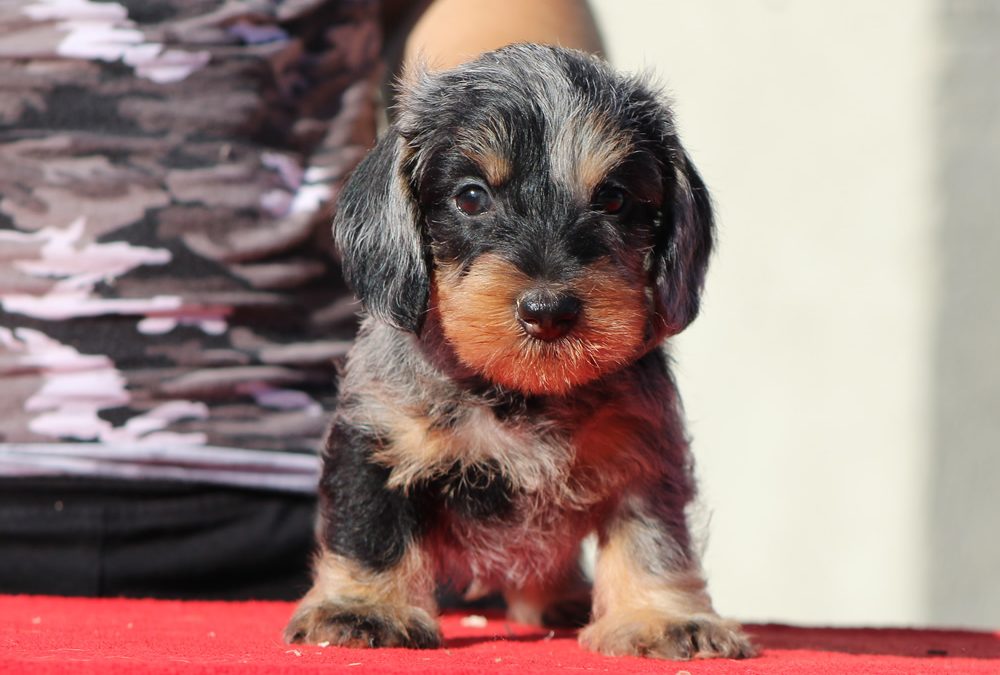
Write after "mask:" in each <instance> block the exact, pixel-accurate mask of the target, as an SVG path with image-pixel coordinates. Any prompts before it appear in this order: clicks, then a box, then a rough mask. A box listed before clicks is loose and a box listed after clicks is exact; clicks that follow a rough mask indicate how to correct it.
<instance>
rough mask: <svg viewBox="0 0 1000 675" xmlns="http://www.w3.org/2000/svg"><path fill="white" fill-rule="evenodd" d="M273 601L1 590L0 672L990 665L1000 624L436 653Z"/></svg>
mask: <svg viewBox="0 0 1000 675" xmlns="http://www.w3.org/2000/svg"><path fill="white" fill-rule="evenodd" d="M291 611H292V605H291V604H290V603H280V602H250V603H222V602H165V601H153V600H81V599H66V598H52V597H25V596H13V597H3V596H0V673H3V674H4V675H8V674H11V673H20V672H32V673H74V674H75V673H154V672H155V673H216V672H218V673H221V672H226V673H235V672H239V673H305V672H318V671H329V670H336V671H348V672H350V671H352V670H354V669H357V671H358V672H388V673H418V672H420V673H423V672H447V673H476V672H507V673H518V674H520V673H550V672H553V671H558V670H566V671H581V670H583V671H597V672H612V673H648V672H658V673H669V674H670V675H678V674H683V673H684V672H687V673H690V674H691V675H698V674H699V673H823V674H833V673H837V674H843V673H865V674H868V673H901V674H902V673H906V674H910V673H991V674H993V675H997V674H1000V633H972V632H959V631H917V630H912V631H911V630H860V629H859V630H843V629H814V628H792V627H787V626H751V627H750V628H749V630H750V632H751V633H753V635H754V636H755V637H756V639H757V642H758V644H759V645H760V646H762V647H763V653H762V655H761V657H759V658H756V659H753V660H750V661H719V660H713V661H695V662H688V663H673V662H662V661H661V662H656V661H646V660H643V659H638V658H617V659H615V658H608V657H603V656H598V655H596V654H591V653H589V652H585V651H583V650H582V649H580V647H579V646H577V643H576V640H575V637H574V635H573V633H569V632H566V633H558V634H555V635H552V634H550V633H547V632H546V631H544V630H539V629H532V628H527V627H524V626H516V625H508V624H507V623H506V622H505V621H504V620H503V619H501V618H499V617H497V616H495V615H494V616H492V617H491V618H490V620H489V621H488V622H487V625H486V627H485V628H481V627H474V626H463V625H462V622H461V619H462V617H463V616H464V615H462V614H452V615H449V616H446V617H445V618H444V621H443V626H444V634H445V637H446V645H445V648H443V649H439V650H433V651H409V650H398V649H392V650H355V649H338V648H335V647H327V648H320V647H303V646H297V647H292V646H289V645H286V644H283V643H282V642H281V639H280V635H281V629H282V628H283V626H284V623H285V620H286V619H287V618H288V616H289V615H290V613H291Z"/></svg>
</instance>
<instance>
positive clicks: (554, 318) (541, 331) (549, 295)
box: [517, 289, 582, 342]
mask: <svg viewBox="0 0 1000 675" xmlns="http://www.w3.org/2000/svg"><path fill="white" fill-rule="evenodd" d="M581 306H582V305H581V303H580V300H579V299H577V298H576V297H574V296H572V295H570V294H569V293H555V292H552V291H548V290H542V289H533V290H530V291H528V292H527V293H525V294H524V295H522V296H521V297H520V298H519V299H518V301H517V318H518V321H520V322H521V326H522V327H523V328H524V331H525V332H526V333H527V334H528V335H530V336H531V337H533V338H537V339H539V340H545V341H546V342H549V341H551V340H558V339H559V338H561V337H562V336H563V335H565V334H566V333H568V332H569V331H570V329H571V328H573V325H574V324H575V323H576V320H577V319H578V318H579V317H580V308H581Z"/></svg>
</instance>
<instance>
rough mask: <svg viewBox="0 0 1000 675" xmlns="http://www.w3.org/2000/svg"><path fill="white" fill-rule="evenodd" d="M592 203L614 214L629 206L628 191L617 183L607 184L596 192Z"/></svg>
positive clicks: (605, 211)
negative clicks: (616, 184)
mask: <svg viewBox="0 0 1000 675" xmlns="http://www.w3.org/2000/svg"><path fill="white" fill-rule="evenodd" d="M591 205H592V206H593V207H594V208H595V209H597V210H598V211H603V212H604V213H607V214H608V215H611V216H613V215H615V214H618V213H621V212H622V211H624V210H625V207H626V206H628V193H626V192H625V190H623V189H621V188H620V187H617V186H615V185H606V186H604V187H602V188H601V189H599V190H598V191H597V192H596V193H595V194H594V198H593V200H592V201H591Z"/></svg>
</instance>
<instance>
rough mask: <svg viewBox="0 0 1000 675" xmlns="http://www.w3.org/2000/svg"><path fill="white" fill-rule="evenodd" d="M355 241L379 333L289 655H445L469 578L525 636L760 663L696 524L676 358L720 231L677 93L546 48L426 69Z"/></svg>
mask: <svg viewBox="0 0 1000 675" xmlns="http://www.w3.org/2000/svg"><path fill="white" fill-rule="evenodd" d="M470 190H471V191H470ZM334 231H335V236H336V240H337V243H338V246H339V248H340V251H341V254H342V256H343V264H344V269H345V274H346V276H347V277H348V280H349V281H350V282H351V284H352V285H353V287H354V288H355V290H356V291H357V293H358V295H359V297H360V298H361V299H362V301H363V303H364V305H365V307H366V309H367V311H368V313H369V317H368V318H367V319H366V321H365V322H364V324H363V326H362V330H361V333H360V336H359V339H358V341H357V344H356V346H355V348H354V350H353V352H352V353H351V355H350V356H349V358H348V363H347V366H346V370H345V373H344V377H343V380H342V383H341V389H340V399H339V403H338V408H337V412H336V415H335V418H334V421H333V425H332V428H331V431H330V434H329V439H328V443H327V447H326V452H325V456H324V473H323V478H322V484H321V496H322V514H321V516H322V517H321V525H320V529H319V542H320V547H321V553H320V555H319V558H318V561H317V566H316V578H315V584H314V587H313V588H312V590H311V591H310V592H309V593H308V594H307V595H306V597H305V598H304V599H303V601H302V603H301V604H300V606H299V608H298V610H297V612H296V614H295V616H294V617H293V618H292V620H291V622H290V624H289V626H288V628H287V632H286V637H287V639H288V640H290V641H293V642H314V643H315V642H326V641H329V642H330V643H333V644H341V645H352V646H365V645H367V646H408V647H433V646H436V645H438V644H440V639H441V638H440V634H439V631H438V628H437V625H436V623H435V618H434V617H435V613H436V611H437V608H436V606H435V601H434V589H435V583H436V582H437V581H441V580H447V581H448V582H450V583H452V584H455V585H457V586H458V587H459V588H462V589H467V590H468V592H469V593H470V594H474V593H478V592H482V591H488V590H497V591H501V592H503V593H504V595H505V596H506V599H507V602H508V607H509V611H510V614H511V616H512V617H513V618H515V619H517V620H520V621H529V622H536V623H565V622H570V623H572V622H578V625H583V624H586V627H585V628H584V629H583V630H582V632H581V633H580V641H581V642H582V643H583V644H584V645H585V646H587V647H588V648H590V649H594V650H597V651H600V652H603V653H606V654H642V655H649V656H656V657H664V658H691V657H710V656H725V657H745V656H748V655H750V654H751V653H752V647H751V645H750V643H749V641H748V640H747V638H746V637H745V636H744V634H743V633H742V632H741V630H740V628H739V626H738V625H736V624H734V623H731V622H728V621H725V620H723V619H721V618H719V617H718V616H717V615H716V614H715V612H714V611H713V609H712V605H711V601H710V600H709V597H708V595H707V593H706V590H705V583H704V580H703V578H702V575H701V572H700V567H699V562H698V560H697V557H696V554H695V552H694V550H693V547H692V543H691V541H690V536H689V533H688V527H687V522H686V518H685V508H686V506H687V505H688V503H689V502H690V501H691V499H692V497H693V493H694V486H693V483H692V476H691V467H690V458H689V454H688V445H687V440H686V437H685V433H684V427H683V422H682V419H681V415H680V404H679V401H678V397H677V393H676V387H675V385H674V382H673V380H672V378H671V375H670V372H669V369H668V366H667V361H666V358H665V356H664V355H663V353H662V352H661V351H660V349H659V344H660V342H661V341H662V340H663V339H665V338H666V337H668V336H670V335H672V334H675V333H677V332H678V331H680V330H682V329H683V328H684V327H685V326H686V325H687V324H688V323H689V322H690V321H691V320H692V319H694V317H695V315H696V314H697V311H698V295H699V293H700V290H701V286H702V280H703V277H704V272H705V267H706V264H707V260H708V256H709V252H710V250H711V245H712V214H711V209H710V206H709V200H708V195H707V192H706V190H705V187H704V185H703V184H702V181H701V179H700V178H699V176H698V174H697V172H696V171H695V169H694V167H693V166H692V164H691V162H690V160H689V159H688V157H687V155H686V153H685V152H684V150H683V148H682V146H681V144H680V142H679V140H678V138H677V136H676V133H675V131H674V127H673V123H672V120H671V116H670V113H669V111H668V109H667V108H666V107H665V106H664V105H663V103H662V102H661V101H660V100H659V99H658V97H657V95H656V94H655V93H654V92H653V91H651V90H649V89H648V88H647V87H646V86H645V85H644V84H643V83H642V82H641V81H639V80H637V79H632V78H627V77H622V76H620V75H617V74H615V73H614V72H612V71H611V70H610V69H609V68H608V66H607V65H605V64H604V63H603V62H601V61H599V60H597V59H595V58H592V57H589V56H586V55H583V54H581V53H578V52H573V51H569V50H563V49H557V48H549V47H539V46H532V45H518V46H513V47H508V48H504V49H501V50H499V51H496V52H493V53H490V54H486V55H484V56H482V57H480V58H479V59H478V60H476V61H474V62H472V63H470V64H468V65H466V66H463V67H461V68H458V69H456V70H452V71H447V72H443V73H436V74H420V75H418V76H416V77H414V78H412V81H411V83H410V84H409V85H408V86H407V87H406V90H405V91H404V93H403V95H402V97H401V104H400V110H399V115H398V119H397V121H396V124H395V125H394V126H393V127H392V128H391V129H390V131H389V132H388V133H387V134H386V135H385V137H384V138H383V139H382V140H381V141H380V142H379V144H378V145H377V146H376V148H375V149H374V150H373V151H372V153H371V154H370V155H369V156H368V157H367V158H366V159H365V160H364V162H363V163H362V164H361V165H360V166H359V168H358V169H357V171H356V172H355V174H354V176H353V177H352V179H351V181H350V182H349V184H348V186H347V187H346V189H345V192H344V195H343V197H342V198H341V203H340V207H339V213H338V216H337V219H336V222H335V225H334ZM567 297H569V298H571V301H567V302H570V304H569V305H565V306H569V307H571V310H566V311H562V310H561V311H562V313H561V314H559V315H558V316H559V317H561V318H560V321H563V323H561V324H559V325H560V326H562V328H560V329H559V330H560V331H564V332H562V333H559V332H558V331H557V332H556V333H557V334H555V335H553V334H551V333H544V335H545V337H541V338H540V337H538V335H540V334H542V333H538V332H537V329H538V326H539V325H542V324H539V323H536V319H535V318H534V315H532V314H530V312H528V310H525V309H524V307H526V306H528V305H526V303H527V302H528V300H526V298H534V299H536V300H537V303H540V304H535V305H530V307H542V309H543V310H544V311H545V312H549V314H547V315H546V316H550V315H551V316H555V314H552V312H554V311H555V310H552V307H555V304H554V303H556V302H557V300H558V301H563V300H565V298H567ZM560 299H562V300H560ZM560 307H564V305H560ZM532 311H533V310H532ZM526 312H528V313H526ZM526 317H527V318H526ZM567 317H568V318H567ZM538 321H541V320H540V319H539V320H538ZM529 324H530V325H529ZM565 326H568V328H566V327H565ZM529 329H531V330H529ZM591 532H596V533H597V534H598V542H599V553H598V562H597V566H596V578H595V580H594V587H593V590H592V592H591V589H590V588H589V586H588V584H587V582H586V581H585V580H584V579H583V576H582V574H581V572H580V570H579V567H578V557H579V548H580V542H581V540H582V539H583V538H584V537H585V536H586V535H587V534H588V533H591ZM591 598H592V601H591ZM591 606H592V611H591Z"/></svg>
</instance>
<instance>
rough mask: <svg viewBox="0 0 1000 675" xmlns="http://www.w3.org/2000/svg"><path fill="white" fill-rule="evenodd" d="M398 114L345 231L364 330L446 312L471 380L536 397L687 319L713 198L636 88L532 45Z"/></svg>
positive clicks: (355, 188) (573, 55) (370, 163)
mask: <svg viewBox="0 0 1000 675" xmlns="http://www.w3.org/2000/svg"><path fill="white" fill-rule="evenodd" d="M401 100H402V104H401V110H400V114H399V118H398V122H397V125H396V126H395V128H394V129H393V130H392V131H391V132H390V133H389V134H388V135H387V136H386V138H384V139H383V140H382V141H381V142H380V145H379V147H378V148H376V150H375V151H374V152H373V153H372V155H370V156H369V157H368V158H367V159H366V160H365V162H364V163H363V164H362V166H361V167H359V169H358V171H357V172H356V174H355V176H354V177H353V178H352V180H351V182H350V183H349V185H348V186H347V188H346V189H345V193H344V196H343V197H342V201H341V207H340V212H339V215H338V219H337V222H336V224H335V231H336V235H337V240H338V243H339V244H340V247H341V250H342V253H343V256H344V267H345V272H346V273H347V276H348V278H349V280H351V281H352V283H353V284H354V286H355V288H356V290H357V291H358V292H359V295H361V297H362V300H363V301H365V303H366V306H367V307H368V309H369V311H370V312H372V313H373V314H375V315H376V316H379V317H380V318H382V319H383V320H387V321H389V322H390V323H393V324H395V325H397V326H398V327H401V328H406V329H409V330H418V329H419V326H420V322H421V318H422V316H423V313H424V312H425V311H427V310H430V311H433V312H437V313H438V318H439V321H440V324H441V326H442V328H443V331H444V334H445V336H446V338H447V339H448V341H449V342H450V344H451V345H452V347H453V348H454V351H455V353H456V354H457V356H458V358H459V359H460V360H461V361H462V362H463V363H464V364H465V365H466V366H467V367H470V368H472V369H473V370H475V371H476V372H477V373H479V374H481V375H482V376H483V377H485V378H487V379H488V380H490V381H492V382H495V383H497V384H501V385H504V386H506V387H510V388H513V389H516V390H519V391H523V392H526V393H532V394H545V393H555V394H560V393H565V392H566V391H568V390H570V389H572V388H573V387H574V386H576V385H579V384H582V383H585V382H588V381H591V380H594V379H596V378H598V377H600V376H601V375H603V374H606V373H608V372H611V371H613V370H615V369H617V368H620V367H621V366H623V365H624V364H627V363H629V362H631V361H632V360H634V359H635V358H637V357H638V356H639V355H640V354H642V353H643V352H644V351H646V350H647V349H648V348H649V347H650V346H651V345H652V344H654V343H655V342H656V341H657V340H658V339H659V338H662V337H663V336H664V335H666V334H670V333H674V332H677V331H678V330H680V329H681V328H683V326H684V325H686V324H687V322H689V321H690V320H691V319H692V318H693V317H694V314H695V313H696V312H697V298H698V293H699V291H700V286H701V281H702V278H703V274H704V267H705V262H706V260H707V256H708V253H709V250H710V248H711V237H712V233H711V213H710V209H709V206H708V198H707V194H706V193H705V192H704V187H703V185H702V184H701V181H700V179H699V178H698V176H697V173H696V172H695V171H694V169H693V168H692V167H691V165H690V162H689V161H688V160H687V157H686V155H685V154H684V152H683V150H682V148H681V146H680V145H679V143H678V142H677V139H676V136H675V135H674V132H673V127H672V122H671V119H670V116H669V113H668V111H667V110H666V108H665V107H664V106H663V105H662V104H661V103H660V102H659V101H658V100H657V98H656V97H655V95H653V94H652V93H650V92H649V91H647V90H646V89H645V88H644V87H643V85H642V84H641V83H639V82H638V81H636V80H633V79H627V78H623V77H620V76H618V75H616V74H615V73H613V72H612V71H611V70H610V69H609V68H608V67H607V66H606V65H604V64H603V63H601V62H599V61H597V60H596V59H593V58H591V57H587V56H584V55H582V54H579V53H577V52H571V51H567V50H559V49H552V48H546V47H535V46H529V45H521V46H515V47H510V48H505V49H503V50H500V51H498V52H494V53H491V54H488V55H485V56H483V57H481V58H480V59H479V60H477V61H475V62H473V63H471V64H469V65H467V66H464V67H462V68H460V69H457V70H453V71H448V72H446V73H442V74H436V75H424V76H422V77H420V78H419V79H418V80H417V81H416V82H415V83H414V84H413V85H411V86H410V87H409V89H408V90H407V91H406V92H405V93H404V95H403V97H402V99H401ZM379 199H381V200H383V203H382V204H381V205H375V204H373V203H372V200H379ZM364 200H367V202H366V201H364ZM376 211H377V213H376ZM373 255H374V256H379V259H375V260H373V259H371V256H373ZM365 257H367V260H365Z"/></svg>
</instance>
